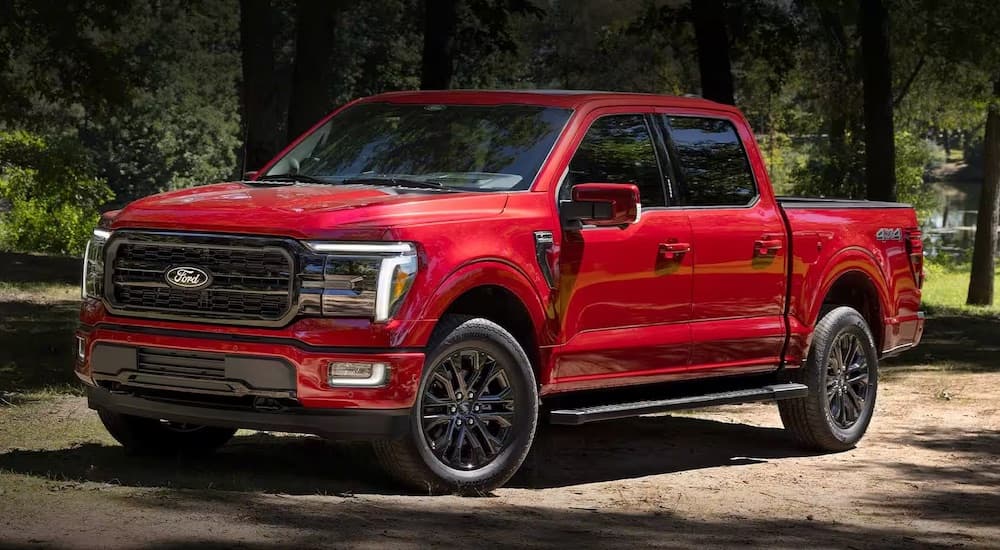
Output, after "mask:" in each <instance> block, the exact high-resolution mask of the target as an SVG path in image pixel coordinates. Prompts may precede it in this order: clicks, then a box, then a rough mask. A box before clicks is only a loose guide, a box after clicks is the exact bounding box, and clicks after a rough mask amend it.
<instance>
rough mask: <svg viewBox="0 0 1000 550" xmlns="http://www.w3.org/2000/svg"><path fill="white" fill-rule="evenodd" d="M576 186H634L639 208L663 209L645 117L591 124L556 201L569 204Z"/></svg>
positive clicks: (614, 117) (623, 117)
mask: <svg viewBox="0 0 1000 550" xmlns="http://www.w3.org/2000/svg"><path fill="white" fill-rule="evenodd" d="M578 183H634V184H635V185H636V186H637V187H638V188H639V200H640V201H641V202H642V205H643V206H664V205H665V204H666V203H665V201H664V198H663V183H662V178H661V176H660V168H659V165H658V164H657V162H656V152H655V151H654V149H653V140H652V138H650V135H649V128H647V127H646V119H645V117H643V116H642V115H612V116H606V117H602V118H599V119H597V120H596V121H594V123H593V125H591V127H590V129H589V130H587V135H586V136H584V138H583V141H582V142H580V147H579V148H577V150H576V154H574V155H573V160H572V161H571V162H570V164H569V172H568V173H567V174H566V181H565V182H563V186H562V188H561V189H560V197H559V198H560V200H569V199H570V198H571V197H572V191H571V189H572V187H573V186H574V185H576V184H578Z"/></svg>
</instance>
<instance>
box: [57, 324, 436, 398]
mask: <svg viewBox="0 0 1000 550" xmlns="http://www.w3.org/2000/svg"><path fill="white" fill-rule="evenodd" d="M110 321H112V319H109V318H105V319H101V320H100V321H99V322H97V323H94V324H81V326H80V328H79V329H78V330H77V333H76V336H77V338H78V339H79V348H78V349H79V354H78V357H77V360H76V364H75V370H76V373H77V376H78V377H79V378H80V379H81V380H83V381H84V382H85V383H87V384H88V385H90V386H96V387H104V388H105V389H112V390H119V389H122V390H124V391H129V392H132V389H133V388H131V387H120V386H143V389H151V388H152V389H157V386H163V385H170V386H174V387H173V388H160V389H171V390H180V391H185V386H186V390H187V391H193V392H194V393H195V394H199V393H200V394H206V393H207V394H216V395H224V394H225V393H226V392H225V391H220V390H226V389H231V390H232V391H233V393H234V394H235V395H242V396H246V395H250V396H263V397H273V398H285V399H288V400H292V401H293V402H294V405H295V406H297V407H301V408H303V409H338V410H339V409H364V410H374V411H379V410H393V409H397V410H398V409H409V408H410V407H412V406H413V403H414V401H415V399H416V393H417V387H418V386H419V383H420V374H421V372H422V370H423V363H424V350H423V349H422V348H419V347H404V346H405V344H404V345H403V346H400V345H398V344H396V343H394V342H371V343H370V344H369V345H368V346H359V345H357V343H360V342H355V341H350V342H347V343H346V344H347V345H344V344H345V338H343V336H344V335H343V334H342V333H343V332H344V330H342V329H340V327H339V326H338V327H337V328H335V329H333V330H330V329H328V328H327V327H326V326H321V327H317V326H316V325H317V323H316V322H315V321H313V320H309V321H308V322H302V323H299V324H296V325H293V326H292V327H289V328H288V329H284V330H280V331H277V330H271V331H264V330H254V331H252V332H251V331H249V330H236V329H230V328H228V327H227V328H219V327H202V326H192V325H190V324H187V325H186V326H182V325H178V324H171V325H173V326H170V325H165V324H158V325H157V326H149V325H139V324H131V323H128V324H127V323H123V322H110ZM115 321H117V320H115ZM309 329H315V330H309ZM352 332H353V331H352ZM290 336H291V337H290ZM338 336H340V337H339V338H338ZM325 342H331V343H336V344H337V345H321V343H325ZM366 343H367V342H366ZM380 344H381V345H382V346H383V347H374V346H378V345H380ZM386 344H388V345H386ZM109 349H112V350H118V351H119V352H122V351H123V350H124V353H112V354H108V353H100V350H105V351H107V350H109ZM129 350H132V351H131V353H128V351H129ZM149 350H153V351H154V353H157V352H163V353H164V354H169V353H176V354H179V355H182V354H185V353H198V354H210V355H214V356H216V357H217V358H222V359H221V360H222V361H223V362H224V365H225V368H224V372H225V375H224V376H222V378H221V379H220V380H214V381H213V380H206V376H203V375H197V374H196V375H195V376H193V377H191V378H192V380H190V381H185V379H184V377H183V375H184V373H183V372H179V371H180V370H182V369H173V370H172V371H171V372H160V373H153V374H159V376H151V373H150V372H149V371H148V370H147V371H146V372H145V373H144V376H141V377H135V376H133V375H134V374H137V372H136V371H137V370H142V369H137V354H138V355H140V356H141V353H145V352H148V351H149ZM95 352H97V353H95ZM95 361H96V362H97V363H99V364H95ZM334 361H342V362H372V363H376V362H377V363H384V364H386V365H388V367H389V373H390V374H389V380H388V382H387V383H386V384H385V385H384V386H380V387H340V386H337V387H332V386H330V385H329V384H328V383H327V369H328V368H329V364H330V362H334ZM181 365H183V363H181ZM254 372H257V373H258V374H259V375H253V373H254ZM264 372H266V373H267V374H266V375H264V374H263V373H264ZM177 375H181V376H180V377H178V376H177ZM247 390H250V391H247ZM262 390H263V391H262ZM132 393H141V392H132Z"/></svg>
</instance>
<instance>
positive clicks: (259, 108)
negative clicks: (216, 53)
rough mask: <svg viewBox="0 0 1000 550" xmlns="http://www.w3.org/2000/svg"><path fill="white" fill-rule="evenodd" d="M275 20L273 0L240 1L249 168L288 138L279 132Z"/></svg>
mask: <svg viewBox="0 0 1000 550" xmlns="http://www.w3.org/2000/svg"><path fill="white" fill-rule="evenodd" d="M273 20H274V13H273V10H272V8H271V2H270V0H240V53H241V57H242V61H243V86H242V96H243V125H244V140H243V147H244V149H243V168H244V169H245V170H256V169H258V168H261V167H262V166H263V165H264V164H265V163H266V162H267V161H268V160H270V159H271V157H273V156H274V154H275V153H277V152H278V147H279V146H280V144H281V142H283V141H284V139H283V136H280V135H279V131H278V129H279V125H278V118H279V117H278V99H277V78H276V76H275V69H274V49H275V32H276V30H275V28H274V25H273Z"/></svg>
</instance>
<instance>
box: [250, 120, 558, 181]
mask: <svg viewBox="0 0 1000 550" xmlns="http://www.w3.org/2000/svg"><path fill="white" fill-rule="evenodd" d="M570 114H571V111H569V110H567V109H554V108H549V107H539V106H534V105H482V106H479V105H421V104H392V103H362V104H359V105H356V106H354V107H351V108H349V109H347V110H345V111H343V112H342V113H340V114H338V115H337V116H335V117H333V118H332V119H330V120H329V121H328V122H327V123H326V124H324V125H322V126H320V127H319V128H317V129H316V130H315V131H314V132H312V133H311V134H310V135H309V136H307V137H306V138H305V139H304V140H303V141H302V142H301V143H300V144H299V145H298V146H296V147H295V149H293V150H292V151H291V152H289V153H288V154H287V155H285V157H284V158H282V159H281V160H279V161H278V162H277V163H276V164H275V165H274V167H272V168H271V169H270V170H269V171H268V173H267V175H282V174H304V175H308V176H315V177H321V178H324V179H330V180H332V181H334V182H336V181H337V180H340V179H349V178H357V177H365V178H368V177H376V178H377V177H386V178H388V177H393V176H395V177H401V178H404V177H405V178H406V179H418V180H426V181H428V182H430V183H435V184H440V185H442V186H446V187H455V188H462V189H471V190H482V191H492V190H498V191H507V190H519V189H527V188H528V187H530V186H531V182H533V181H534V180H535V175H536V174H537V173H538V170H539V169H540V168H541V166H542V163H543V162H544V161H545V158H546V157H547V156H548V154H549V151H550V150H551V149H552V145H553V144H554V143H555V141H556V138H557V137H558V136H559V133H560V132H561V131H562V128H563V126H564V125H565V124H566V121H567V120H568V119H569V116H570Z"/></svg>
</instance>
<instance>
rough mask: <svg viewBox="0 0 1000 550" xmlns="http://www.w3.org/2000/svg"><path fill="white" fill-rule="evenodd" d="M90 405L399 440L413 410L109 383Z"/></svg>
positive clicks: (226, 424)
mask: <svg viewBox="0 0 1000 550" xmlns="http://www.w3.org/2000/svg"><path fill="white" fill-rule="evenodd" d="M87 404H88V406H90V408H91V409H105V410H108V411H111V412H116V413H120V414H129V415H133V416H141V417H145V418H157V419H162V420H169V421H171V422H184V423H187V424H198V425H204V426H218V427H223V428H244V429H252V430H265V431H276V432H292V433H306V434H316V435H319V436H322V437H327V438H330V439H348V440H349V439H398V438H400V437H403V435H404V434H405V433H406V431H407V429H408V422H409V420H408V419H409V414H410V409H380V410H373V409H332V410H331V409H327V410H323V409H298V410H295V411H275V412H257V411H244V410H229V409H221V408H214V407H205V406H197V405H190V404H181V403H170V402H163V401H158V400H154V399H147V398H144V397H139V396H136V395H130V394H127V393H118V392H112V391H109V390H106V389H104V388H99V387H94V386H90V387H88V388H87Z"/></svg>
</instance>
